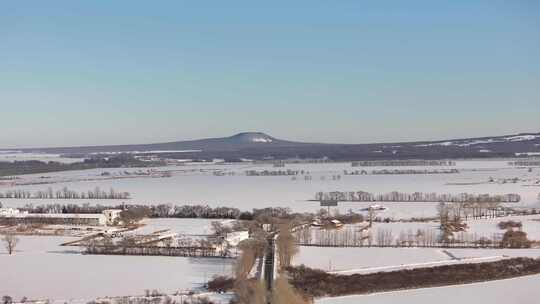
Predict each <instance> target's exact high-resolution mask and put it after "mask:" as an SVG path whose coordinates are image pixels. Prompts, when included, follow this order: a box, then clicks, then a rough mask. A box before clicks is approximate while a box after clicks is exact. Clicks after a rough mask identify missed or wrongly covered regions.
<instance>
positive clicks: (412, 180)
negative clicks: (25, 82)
mask: <svg viewBox="0 0 540 304" xmlns="http://www.w3.org/2000/svg"><path fill="white" fill-rule="evenodd" d="M507 162H508V161H507V160H498V161H497V160H489V161H458V162H457V166H455V167H449V168H457V169H459V170H461V171H460V173H459V174H428V175H424V174H418V175H355V176H353V175H348V176H345V175H343V170H349V171H350V170H361V169H363V168H361V167H354V168H353V167H351V165H350V163H328V164H294V165H289V164H287V165H286V167H285V168H280V169H285V170H286V169H292V170H306V171H309V172H310V174H311V176H312V177H313V179H312V180H310V181H305V180H303V178H302V177H298V179H297V180H292V178H291V177H290V176H272V177H265V176H253V177H250V176H245V175H242V174H243V172H244V171H245V170H248V169H268V170H275V169H276V168H273V167H272V166H270V165H250V164H234V165H217V164H214V165H186V166H176V167H172V166H170V167H163V168H156V169H159V170H174V171H172V174H173V176H172V177H170V178H130V179H113V180H101V181H100V180H97V181H80V182H62V183H55V184H48V185H27V186H16V187H9V186H6V185H3V186H0V191H5V190H7V189H25V190H30V191H36V190H45V189H47V188H48V187H52V188H53V190H57V189H61V188H62V187H64V186H66V187H68V188H70V189H72V190H76V191H87V190H92V189H94V188H95V187H100V188H101V189H104V190H108V189H109V188H111V187H113V188H115V189H116V190H117V191H127V192H130V193H131V197H132V199H131V200H129V201H128V202H129V203H138V204H160V203H172V204H178V205H182V204H208V205H210V206H230V207H236V208H239V209H241V210H251V209H253V208H264V207H290V208H291V209H293V210H294V211H310V212H313V211H316V210H318V209H320V206H319V203H318V202H309V201H306V200H309V199H312V198H313V197H314V195H315V193H316V192H319V191H358V190H363V191H368V192H372V193H385V192H391V191H401V192H416V191H419V192H437V193H455V194H457V193H462V192H468V193H491V194H505V193H519V194H520V195H521V196H522V202H520V203H517V204H511V206H514V207H520V206H521V207H524V206H527V207H537V208H538V209H540V202H539V201H538V199H537V196H538V193H539V192H540V185H537V184H535V182H536V181H539V180H540V168H534V169H533V171H532V172H528V170H527V169H524V168H514V167H510V166H508V164H507ZM407 168H408V167H399V169H407ZM413 168H414V169H422V168H426V167H413ZM430 168H435V169H444V168H446V167H441V168H439V167H430ZM378 169H392V167H369V168H367V170H378ZM125 170H128V171H136V170H139V169H136V168H130V169H93V170H85V171H72V172H57V173H50V174H38V175H23V176H20V178H23V179H38V180H39V177H40V176H44V175H45V176H50V177H52V178H62V179H66V178H69V177H73V178H81V177H84V176H92V177H96V176H100V174H101V173H102V172H104V171H109V172H117V171H118V172H120V171H125ZM146 170H147V169H146ZM179 170H181V171H179ZM214 170H222V171H225V172H234V173H235V174H236V175H234V176H229V175H225V176H214V175H213V174H212V172H213V171H214ZM337 174H341V178H340V179H339V180H332V178H331V177H332V176H333V175H337ZM490 177H493V178H494V179H496V180H497V179H504V178H507V179H508V178H514V177H518V178H520V179H521V180H520V181H519V182H517V183H497V182H495V183H487V181H488V179H489V178H490ZM323 178H324V179H323ZM46 180H50V179H46ZM0 184H1V183H0ZM1 201H2V202H3V203H4V205H7V206H10V207H16V206H20V205H23V204H26V203H29V202H31V203H34V204H44V203H50V202H58V200H14V199H2V200H1ZM61 202H63V203H79V204H81V203H84V202H91V203H97V204H103V205H117V204H119V203H121V201H118V200H94V201H92V200H74V201H71V200H62V201H61ZM383 204H384V205H385V206H387V207H388V208H389V209H388V210H387V211H385V212H382V213H381V214H380V216H381V217H393V218H396V219H398V218H410V217H431V216H435V215H436V208H435V207H436V205H437V203H399V202H392V203H383ZM369 205H371V203H355V202H349V203H340V204H339V207H338V208H339V210H340V211H341V212H346V211H348V210H349V209H353V210H358V209H361V208H364V207H367V206H369Z"/></svg>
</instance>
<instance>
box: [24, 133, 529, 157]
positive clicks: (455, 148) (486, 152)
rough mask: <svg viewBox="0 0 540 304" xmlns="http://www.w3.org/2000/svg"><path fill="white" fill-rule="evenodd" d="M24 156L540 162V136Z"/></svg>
mask: <svg viewBox="0 0 540 304" xmlns="http://www.w3.org/2000/svg"><path fill="white" fill-rule="evenodd" d="M21 150H22V151H25V152H44V153H58V154H67V155H75V154H76V155H81V154H83V155H89V154H107V153H133V154H159V155H161V156H163V157H168V158H182V159H186V158H188V159H200V160H207V159H213V158H223V159H226V160H230V161H234V160H239V159H286V158H322V157H327V158H329V159H332V160H363V159H366V160H369V159H410V158H422V159H436V158H486V157H514V156H526V155H539V156H540V133H523V134H515V135H504V136H494V137H479V138H465V139H451V140H439V141H420V142H401V143H374V144H323V143H303V142H293V141H287V140H282V139H277V138H274V137H272V136H269V135H267V134H265V133H261V132H244V133H238V134H236V135H233V136H230V137H221V138H207V139H199V140H190V141H176V142H168V143H157V144H143V145H117V146H90V147H65V148H38V149H21Z"/></svg>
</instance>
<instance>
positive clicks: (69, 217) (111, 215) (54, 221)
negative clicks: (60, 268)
mask: <svg viewBox="0 0 540 304" xmlns="http://www.w3.org/2000/svg"><path fill="white" fill-rule="evenodd" d="M121 212H122V210H120V209H106V210H103V212H102V213H29V212H28V211H21V210H19V209H13V208H0V224H48V225H81V226H113V225H115V224H117V222H118V219H119V217H120V213H121Z"/></svg>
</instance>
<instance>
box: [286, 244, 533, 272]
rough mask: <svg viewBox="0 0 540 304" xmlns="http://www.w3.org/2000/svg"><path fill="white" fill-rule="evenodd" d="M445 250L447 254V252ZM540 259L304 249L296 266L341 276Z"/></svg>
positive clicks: (515, 253)
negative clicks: (510, 259)
mask: <svg viewBox="0 0 540 304" xmlns="http://www.w3.org/2000/svg"><path fill="white" fill-rule="evenodd" d="M445 251H446V252H447V253H445ZM510 257H532V258H538V257H540V249H452V248H449V249H440V248H366V247H362V248H336V247H310V246H301V247H300V252H299V253H298V255H297V256H295V257H294V260H293V265H297V266H298V265H302V264H303V265H305V266H307V267H310V268H316V269H321V270H324V271H328V272H333V273H340V274H352V273H370V272H379V271H393V270H400V269H405V268H407V269H411V268H422V267H432V266H440V265H448V264H455V263H481V262H490V261H494V260H500V259H503V258H510Z"/></svg>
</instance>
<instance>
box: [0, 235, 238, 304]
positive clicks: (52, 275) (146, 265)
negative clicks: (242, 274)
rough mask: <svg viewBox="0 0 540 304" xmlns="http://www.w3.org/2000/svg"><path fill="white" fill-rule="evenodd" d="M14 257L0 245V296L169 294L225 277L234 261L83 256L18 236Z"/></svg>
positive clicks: (54, 241)
mask: <svg viewBox="0 0 540 304" xmlns="http://www.w3.org/2000/svg"><path fill="white" fill-rule="evenodd" d="M19 238H20V243H19V245H18V246H17V252H16V253H15V254H14V255H11V256H10V255H8V254H7V253H6V251H5V249H4V247H3V246H2V247H1V248H0V282H1V283H0V295H10V296H12V297H14V298H15V299H17V300H18V299H20V298H22V297H23V296H26V297H28V298H30V299H55V300H60V299H62V300H65V301H67V302H69V300H71V299H74V300H77V299H88V300H91V299H94V298H97V297H103V296H125V295H142V294H144V291H145V290H146V289H150V290H153V289H157V290H160V291H162V292H167V293H173V292H175V291H177V290H186V289H191V288H197V287H200V286H201V284H202V283H204V282H206V281H207V279H209V278H211V277H212V276H213V275H215V274H227V275H230V274H231V271H232V263H233V260H231V259H228V260H224V259H216V258H206V259H204V258H184V257H154V256H108V255H82V254H80V253H79V252H78V250H77V247H61V246H58V245H59V244H60V243H62V242H65V241H66V240H70V238H65V237H44V236H40V237H33V236H21V237H19Z"/></svg>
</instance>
